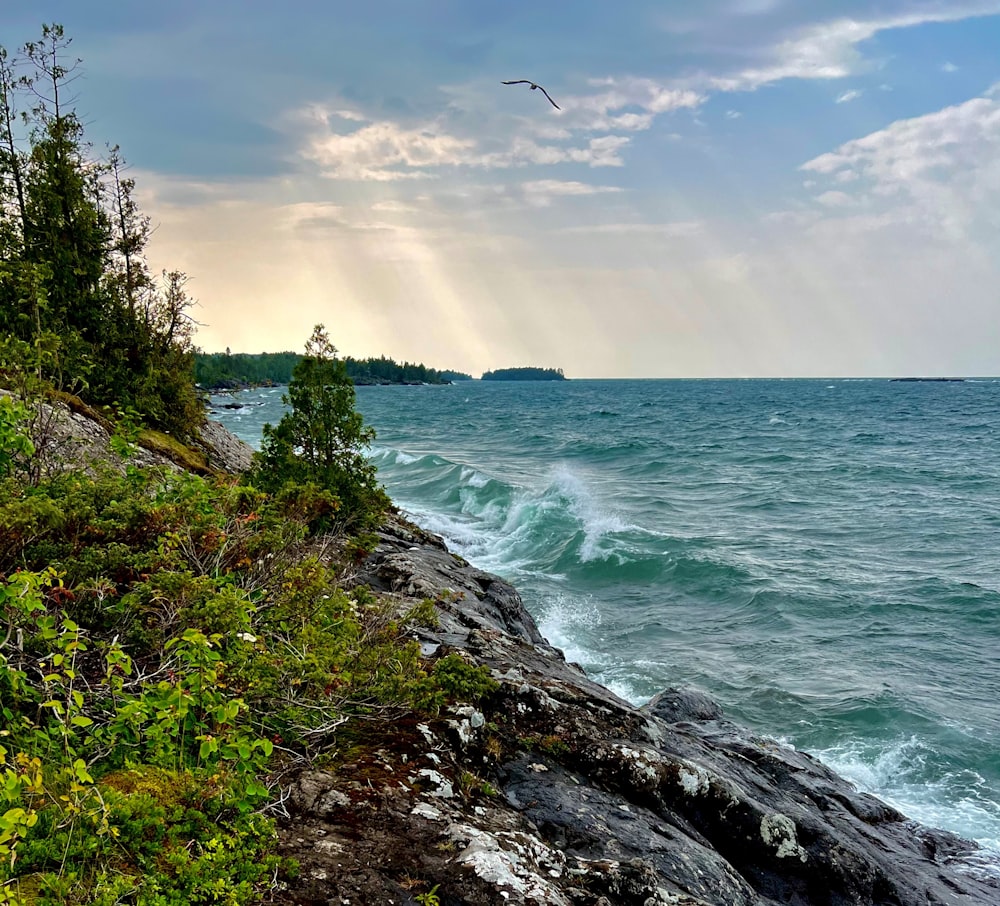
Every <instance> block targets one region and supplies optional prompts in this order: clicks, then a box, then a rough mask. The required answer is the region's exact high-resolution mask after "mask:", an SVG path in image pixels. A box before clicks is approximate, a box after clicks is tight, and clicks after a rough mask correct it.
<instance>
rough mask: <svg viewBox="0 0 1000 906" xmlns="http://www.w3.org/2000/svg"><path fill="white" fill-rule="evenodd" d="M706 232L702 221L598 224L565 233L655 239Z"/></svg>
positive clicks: (571, 229)
mask: <svg viewBox="0 0 1000 906" xmlns="http://www.w3.org/2000/svg"><path fill="white" fill-rule="evenodd" d="M704 230H705V224H704V223H702V222H701V221H696V220H689V221H676V222H674V223H597V224H592V225H584V226H572V227H564V228H563V229H562V230H561V231H560V232H563V233H593V234H595V235H604V236H651V237H653V238H681V237H689V236H696V235H698V234H700V233H702V232H704Z"/></svg>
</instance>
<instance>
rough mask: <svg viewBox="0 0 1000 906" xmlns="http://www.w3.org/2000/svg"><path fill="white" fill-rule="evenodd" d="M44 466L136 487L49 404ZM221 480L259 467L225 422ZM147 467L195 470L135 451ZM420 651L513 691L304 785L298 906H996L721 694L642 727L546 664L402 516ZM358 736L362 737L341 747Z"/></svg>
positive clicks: (208, 431)
mask: <svg viewBox="0 0 1000 906" xmlns="http://www.w3.org/2000/svg"><path fill="white" fill-rule="evenodd" d="M40 424H41V425H42V426H43V427H44V428H45V433H46V438H47V439H46V447H45V451H44V452H45V459H44V462H43V466H44V468H45V469H53V470H58V469H65V468H80V467H84V468H94V467H96V466H97V464H99V463H104V464H106V465H112V466H115V465H117V467H120V468H124V465H123V464H122V463H121V460H120V459H119V458H118V457H117V454H116V453H115V452H114V450H113V449H112V445H111V442H110V433H109V430H108V426H107V425H105V424H104V423H103V422H102V421H101V420H100V419H97V418H95V417H94V415H93V413H90V412H85V411H77V409H75V408H73V407H70V406H68V405H66V404H65V403H62V402H53V403H50V404H47V405H46V406H43V407H42V410H41V416H40ZM197 449H198V452H199V453H200V454H201V455H202V456H203V457H204V460H205V463H206V466H207V468H210V469H220V470H222V471H226V472H232V473H235V472H239V471H242V470H243V469H245V468H246V467H247V465H248V464H249V461H250V456H251V454H252V450H251V449H250V448H249V447H248V446H247V445H246V444H244V443H243V442H242V441H240V440H238V439H237V438H235V437H234V436H232V435H231V434H230V433H229V432H228V431H226V430H225V428H223V427H222V426H221V425H219V424H218V423H215V422H211V421H210V422H208V423H206V425H205V426H204V428H203V429H202V431H201V436H200V438H199V439H198V442H197ZM132 461H133V462H136V463H137V464H141V465H146V464H162V465H168V466H172V467H174V468H179V466H178V465H177V464H174V463H172V462H171V461H170V460H169V459H167V458H166V457H165V456H163V455H162V454H160V453H158V452H155V451H153V450H146V449H139V450H136V451H134V453H133V460H132ZM350 581H352V582H354V583H355V584H358V585H362V584H365V585H369V586H371V588H373V589H374V590H376V591H377V592H379V593H380V594H381V595H383V596H386V597H388V598H390V599H394V600H395V601H396V602H397V603H398V605H399V608H400V610H406V609H409V608H410V607H412V606H413V605H414V604H417V603H420V602H421V601H424V600H427V599H431V600H433V601H435V602H436V603H435V610H436V613H437V617H438V620H437V625H436V626H434V627H432V628H429V627H422V628H418V629H415V630H414V632H415V633H416V635H417V638H418V640H419V642H420V645H421V648H422V650H423V652H424V654H425V655H426V656H427V657H429V658H438V657H442V656H444V655H446V654H448V653H452V652H456V653H459V654H460V655H461V656H462V657H465V658H467V659H468V660H470V661H471V662H474V663H476V664H482V665H485V666H486V667H488V668H489V670H490V672H491V674H492V676H493V678H494V679H495V680H496V682H497V689H496V690H495V691H494V692H492V693H491V694H489V695H488V696H486V697H485V698H484V699H483V700H481V701H480V702H478V704H477V706H476V707H472V706H469V705H465V706H460V707H457V708H452V709H450V710H448V711H446V712H445V713H442V714H441V715H439V716H438V717H437V718H435V719H433V720H422V719H418V718H415V717H413V716H409V717H405V716H404V717H401V718H400V719H399V720H397V721H395V723H388V724H387V723H386V721H385V720H381V719H380V720H377V721H373V722H372V723H371V724H370V725H367V726H366V725H364V724H363V723H362V724H361V725H360V726H357V727H353V728H350V732H345V733H343V739H342V740H340V739H338V744H339V745H340V749H339V750H338V751H337V752H336V753H334V755H335V757H334V758H333V759H332V763H334V764H336V765H337V767H336V768H335V769H329V770H319V769H317V768H316V767H315V766H310V767H308V768H302V767H301V766H300V767H298V768H294V769H292V768H290V769H289V770H288V772H287V773H286V774H285V775H284V776H283V777H281V778H279V789H280V795H279V796H278V798H277V800H276V801H275V802H274V803H273V804H272V807H271V809H270V811H271V812H272V813H273V814H275V815H276V816H278V817H279V819H280V820H279V836H280V848H281V851H282V852H283V854H284V855H287V856H290V857H293V858H294V859H295V860H296V861H297V862H298V863H299V865H300V869H299V871H298V873H297V875H296V876H295V877H293V878H290V879H288V880H286V881H284V882H282V883H281V885H280V889H276V890H275V891H274V902H278V903H286V904H293V903H294V904H301V906H306V904H315V906H319V904H323V906H327V904H337V906H341V904H342V906H348V904H354V906H358V904H408V906H435V904H438V906H490V904H553V906H617V904H622V906H633V904H635V906H655V904H673V906H777V904H790V906H882V904H884V906H938V904H940V906H945V904H947V906H996V904H997V903H1000V878H998V877H997V876H996V875H995V874H992V875H991V874H990V873H989V872H987V871H984V870H982V869H978V870H977V854H978V848H977V846H976V844H974V843H972V842H969V841H966V840H962V839H960V838H958V837H956V836H954V835H952V834H949V833H947V832H944V831H940V830H933V829H931V828H927V827H924V826H922V825H920V824H918V823H916V822H914V821H911V820H908V819H907V818H906V817H905V816H903V815H901V814H900V813H899V812H897V811H896V810H894V809H892V808H890V807H889V806H887V805H886V804H885V803H883V802H881V801H879V800H878V799H876V798H874V797H872V796H869V795H866V794H863V793H859V792H857V791H856V790H855V789H854V788H853V786H852V785H851V784H850V783H848V782H847V781H845V780H844V779H842V778H840V777H838V776H837V775H836V774H834V773H833V772H832V771H830V770H829V769H827V768H826V767H824V766H823V765H822V764H820V763H819V762H817V761H816V760H814V759H813V758H811V757H809V756H808V755H805V754H803V753H801V752H797V751H794V750H792V749H789V748H787V747H783V746H781V745H778V744H777V743H775V742H773V741H771V740H767V739H763V738H759V737H756V736H754V735H753V734H752V733H750V732H749V731H747V730H745V729H743V728H740V727H739V726H737V725H735V724H734V723H732V722H730V721H728V720H726V718H725V716H724V714H723V712H722V709H721V708H720V707H719V706H718V705H717V704H716V703H715V702H713V701H712V700H710V699H709V698H708V697H707V696H704V695H702V694H700V693H698V692H695V691H691V690H683V689H670V690H665V691H664V692H663V693H661V694H660V695H658V696H657V697H656V698H654V699H653V700H652V701H651V702H649V703H648V704H647V705H645V706H644V707H641V708H637V707H635V706H633V705H631V704H630V703H628V702H626V701H624V700H622V699H620V698H618V697H617V696H616V695H614V694H613V693H612V692H611V691H609V690H608V689H606V688H604V687H603V686H601V685H599V684H597V683H595V682H593V681H592V680H590V679H589V678H588V677H587V676H586V674H585V673H584V671H583V670H582V669H581V668H580V667H579V666H577V665H575V664H572V663H567V662H566V661H565V659H564V657H563V655H562V653H561V652H560V651H559V650H558V649H556V648H553V647H552V646H551V645H549V644H548V643H547V642H546V641H545V639H544V638H543V637H542V635H541V633H540V632H539V631H538V627H537V626H536V625H535V622H534V620H533V619H532V617H531V615H530V614H529V613H528V611H527V610H526V609H525V607H524V605H523V603H522V601H521V598H520V596H519V595H518V593H517V591H516V590H515V589H514V588H513V587H512V586H510V585H509V584H508V583H506V582H505V581H503V580H502V579H500V578H498V577H497V576H494V575H491V574H490V573H486V572H483V571H482V570H479V569H476V568H475V567H473V566H471V565H470V564H468V563H467V562H466V561H465V560H463V559H462V558H461V557H458V556H457V555H455V554H453V553H451V552H449V551H448V549H447V548H446V546H445V545H444V543H443V542H442V541H441V539H440V538H438V537H436V536H434V535H431V534H428V533H427V532H424V531H422V530H421V529H419V528H418V527H417V526H414V525H412V524H410V523H409V522H407V521H406V520H405V519H403V518H401V517H395V518H392V519H390V520H388V521H387V523H386V524H385V526H384V527H383V530H382V531H381V532H380V534H379V543H378V545H377V548H376V549H375V551H374V553H372V554H371V555H370V556H369V557H368V558H367V559H366V560H364V562H362V563H360V564H359V565H358V567H357V569H356V570H355V572H354V574H353V576H352V577H351V580H350ZM344 729H345V730H348V729H349V728H346V727H345V728H344Z"/></svg>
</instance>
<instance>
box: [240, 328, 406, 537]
mask: <svg viewBox="0 0 1000 906" xmlns="http://www.w3.org/2000/svg"><path fill="white" fill-rule="evenodd" d="M282 399H283V401H284V402H285V403H286V404H288V405H290V406H291V411H289V412H287V413H286V414H285V415H284V416H283V417H282V419H281V421H280V422H279V423H278V425H277V426H276V427H274V426H272V425H265V426H264V439H263V442H262V444H261V450H260V453H258V454H257V456H256V457H255V465H254V469H253V478H252V480H253V481H254V482H255V483H256V484H257V485H258V486H260V487H262V488H264V489H265V490H268V491H277V490H279V489H280V488H282V487H285V486H289V485H293V486H294V485H301V486H310V485H312V486H315V487H317V488H319V489H321V490H323V491H326V492H329V493H330V494H332V495H333V498H334V499H333V512H332V513H330V514H329V516H328V517H325V518H323V519H322V520H320V521H319V522H317V524H316V525H317V527H329V526H330V525H341V526H347V527H350V528H354V529H364V528H366V527H370V526H373V525H375V524H376V523H377V521H378V519H379V518H380V517H381V515H382V513H383V512H384V511H385V508H386V507H387V506H388V498H387V497H386V496H385V492H384V491H382V489H381V488H380V487H379V486H378V483H377V481H376V478H375V466H374V464H373V463H371V462H370V461H369V460H368V458H367V457H366V456H365V452H364V451H365V450H366V448H367V447H368V446H369V445H370V444H371V442H372V440H373V439H374V438H375V432H374V430H373V429H372V428H370V427H367V426H366V425H365V424H364V421H363V419H362V417H361V414H360V413H359V412H358V411H357V410H356V409H355V408H354V385H353V384H352V383H351V379H350V378H349V377H348V376H347V372H346V370H345V368H344V363H343V362H342V361H341V360H340V359H338V358H337V350H336V349H335V348H334V346H333V344H332V343H331V342H330V339H329V337H328V336H327V333H326V331H325V330H324V329H323V326H322V325H317V326H316V328H315V329H314V330H313V334H312V336H311V337H310V339H309V342H308V343H307V344H306V354H305V356H304V357H303V358H302V360H301V361H300V362H299V363H298V364H297V365H296V366H295V370H294V372H293V373H292V380H291V383H290V384H289V385H288V394H287V395H286V396H283V397H282Z"/></svg>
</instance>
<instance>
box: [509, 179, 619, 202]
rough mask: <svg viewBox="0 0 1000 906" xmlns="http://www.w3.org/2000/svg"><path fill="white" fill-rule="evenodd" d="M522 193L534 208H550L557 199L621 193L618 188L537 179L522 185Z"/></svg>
mask: <svg viewBox="0 0 1000 906" xmlns="http://www.w3.org/2000/svg"><path fill="white" fill-rule="evenodd" d="M521 191H522V192H523V193H524V197H525V198H526V199H527V201H528V203H529V204H531V205H533V206H534V207H540V208H543V207H548V206H549V205H550V204H552V200H553V199H554V198H556V197H560V196H562V197H566V196H583V195H604V194H607V193H610V192H621V189H620V188H618V187H617V186H594V185H590V184H588V183H584V182H574V181H569V180H557V179H536V180H532V181H530V182H525V183H522V184H521Z"/></svg>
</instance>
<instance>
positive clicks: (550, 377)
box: [482, 368, 568, 381]
mask: <svg viewBox="0 0 1000 906" xmlns="http://www.w3.org/2000/svg"><path fill="white" fill-rule="evenodd" d="M482 379H483V380H484V381H565V380H568V379H567V377H566V375H565V374H563V370H562V368H498V369H497V370H496V371H486V372H484V373H483V377H482Z"/></svg>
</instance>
